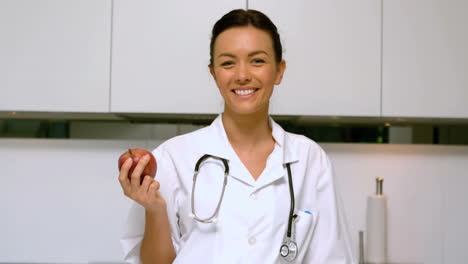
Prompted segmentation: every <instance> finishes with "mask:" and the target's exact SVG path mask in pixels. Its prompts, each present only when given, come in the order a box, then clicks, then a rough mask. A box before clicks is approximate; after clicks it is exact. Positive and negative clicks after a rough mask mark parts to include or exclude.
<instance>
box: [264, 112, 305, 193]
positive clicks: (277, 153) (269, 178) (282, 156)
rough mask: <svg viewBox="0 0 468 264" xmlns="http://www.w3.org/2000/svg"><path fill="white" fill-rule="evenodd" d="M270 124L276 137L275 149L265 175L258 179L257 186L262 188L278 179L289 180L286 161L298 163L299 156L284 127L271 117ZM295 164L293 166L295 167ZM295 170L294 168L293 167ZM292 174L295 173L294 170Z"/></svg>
mask: <svg viewBox="0 0 468 264" xmlns="http://www.w3.org/2000/svg"><path fill="white" fill-rule="evenodd" d="M270 126H271V128H272V135H273V138H274V139H275V142H276V143H275V144H276V145H275V150H274V151H273V153H272V154H271V155H270V158H269V160H268V163H269V164H267V166H266V168H265V171H264V172H263V173H262V174H263V175H262V176H261V177H260V178H259V179H258V181H257V188H262V187H264V186H266V185H268V184H271V183H273V182H275V181H277V180H280V179H284V180H286V181H287V178H285V177H287V170H286V166H285V164H286V163H291V164H294V163H297V162H298V161H299V158H298V156H297V153H296V152H295V151H293V150H292V149H291V147H292V142H289V141H290V137H289V136H288V134H287V133H286V132H285V131H284V129H283V128H282V127H281V126H280V125H278V124H277V123H276V122H275V121H274V120H273V119H272V118H271V117H270ZM293 167H294V166H291V168H293ZM291 170H292V171H293V169H291ZM292 174H294V173H293V172H292Z"/></svg>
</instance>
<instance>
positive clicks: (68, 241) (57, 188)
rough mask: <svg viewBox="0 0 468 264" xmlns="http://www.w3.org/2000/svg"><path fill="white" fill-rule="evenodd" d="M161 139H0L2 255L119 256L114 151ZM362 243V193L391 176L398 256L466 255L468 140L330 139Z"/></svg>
mask: <svg viewBox="0 0 468 264" xmlns="http://www.w3.org/2000/svg"><path fill="white" fill-rule="evenodd" d="M159 142H160V141H158V140H152V141H151V140H141V141H136V140H122V139H120V140H84V139H81V140H78V139H74V140H41V139H21V140H19V139H1V140H0V168H2V170H1V174H0V178H1V181H2V191H1V192H0V210H1V212H2V213H1V214H2V216H1V217H0V237H1V239H0V262H44V263H60V262H68V263H80V262H81V263H86V262H88V261H103V262H106V261H107V262H111V261H113V262H119V261H121V251H120V245H119V242H118V238H119V235H120V233H121V229H122V226H123V224H124V223H125V216H126V210H127V209H128V206H129V201H128V199H126V198H124V197H123V194H122V192H121V190H120V186H119V184H118V181H117V157H118V156H119V154H120V153H121V152H122V151H124V150H125V149H126V148H128V147H137V146H139V147H144V148H148V149H151V148H153V147H154V146H155V145H157V144H159ZM323 147H324V148H325V150H326V151H327V152H328V153H329V155H330V157H331V159H332V161H333V162H334V166H335V171H336V175H337V181H338V183H339V186H338V189H339V190H340V191H341V196H342V199H343V201H344V205H345V210H346V213H347V217H348V222H349V226H350V231H351V234H352V238H353V240H354V242H355V249H356V251H357V246H356V245H357V235H358V230H363V229H364V221H365V218H364V216H365V199H366V196H367V195H368V194H370V193H372V192H374V190H375V187H374V178H375V177H377V176H381V177H384V178H385V183H384V192H385V193H386V194H387V195H388V205H389V254H390V261H391V262H400V263H405V262H406V263H454V264H455V263H461V262H462V261H463V260H465V259H467V258H468V253H467V252H468V251H467V250H466V246H465V244H464V240H465V239H464V238H466V237H468V229H467V228H466V227H465V225H464V223H466V222H468V208H467V206H466V205H465V203H464V201H467V200H468V193H466V192H464V188H465V186H468V175H467V173H466V172H467V171H468V162H467V161H468V147H466V146H464V147H457V146H428V145H420V146H418V145H376V144H323Z"/></svg>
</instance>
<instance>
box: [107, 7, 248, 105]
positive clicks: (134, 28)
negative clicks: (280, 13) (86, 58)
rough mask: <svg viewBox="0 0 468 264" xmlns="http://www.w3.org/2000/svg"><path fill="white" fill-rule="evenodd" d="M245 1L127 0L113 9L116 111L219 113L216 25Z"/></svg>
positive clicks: (113, 88) (112, 98) (113, 70)
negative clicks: (212, 47)
mask: <svg viewBox="0 0 468 264" xmlns="http://www.w3.org/2000/svg"><path fill="white" fill-rule="evenodd" d="M245 7H246V1H245V0H236V1H232V0H221V1H220V0H203V1H190V0H180V1H152V0H139V1H126V0H115V1H114V7H113V36H112V40H113V45H112V77H111V78H112V93H111V111H112V112H127V113H219V112H220V111H221V110H222V109H223V100H222V97H221V96H220V95H219V92H218V90H217V87H216V84H215V82H214V81H213V80H212V77H211V75H210V73H209V70H208V64H209V43H210V37H211V28H212V26H213V24H214V23H215V22H216V21H217V20H218V19H219V18H221V16H222V15H223V14H225V13H227V12H228V11H230V10H232V9H238V8H245Z"/></svg>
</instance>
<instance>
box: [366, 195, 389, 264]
mask: <svg viewBox="0 0 468 264" xmlns="http://www.w3.org/2000/svg"><path fill="white" fill-rule="evenodd" d="M386 219H387V201H386V198H385V196H384V195H371V196H369V197H368V198H367V219H366V220H367V221H366V226H367V228H366V245H367V254H366V255H367V257H366V262H367V263H376V264H377V263H379V264H381V263H386V262H387V220H386Z"/></svg>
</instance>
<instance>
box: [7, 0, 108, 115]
mask: <svg viewBox="0 0 468 264" xmlns="http://www.w3.org/2000/svg"><path fill="white" fill-rule="evenodd" d="M110 33H111V0H99V1H95V0H80V1H71V0H67V1H63V0H41V1H36V0H2V1H1V2H0V91H1V92H0V111H39V112H59V111H60V112H108V111H109V78H110V77H109V70H110Z"/></svg>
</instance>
